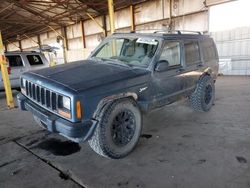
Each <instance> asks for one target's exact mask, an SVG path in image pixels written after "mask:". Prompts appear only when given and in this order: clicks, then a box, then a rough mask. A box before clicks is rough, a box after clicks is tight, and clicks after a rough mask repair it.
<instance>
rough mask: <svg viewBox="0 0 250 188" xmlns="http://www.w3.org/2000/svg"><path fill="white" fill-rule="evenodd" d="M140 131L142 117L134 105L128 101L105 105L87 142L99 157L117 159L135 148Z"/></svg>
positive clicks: (131, 101)
mask: <svg viewBox="0 0 250 188" xmlns="http://www.w3.org/2000/svg"><path fill="white" fill-rule="evenodd" d="M141 129H142V117H141V113H140V110H139V109H138V107H137V106H136V103H135V102H134V101H133V100H130V99H123V100H118V101H115V102H113V103H111V104H109V105H106V107H105V108H104V110H103V111H102V112H101V114H100V121H99V123H98V125H97V127H96V130H95V132H94V135H93V136H92V137H91V139H90V140H89V141H88V143H89V145H90V147H91V148H92V149H93V150H94V151H95V152H96V153H98V154H99V155H102V156H104V157H107V158H112V159H119V158H123V157H125V156H126V155H128V154H129V153H130V152H131V151H132V150H133V149H134V148H135V146H136V144H137V142H138V140H139V137H140V134H141Z"/></svg>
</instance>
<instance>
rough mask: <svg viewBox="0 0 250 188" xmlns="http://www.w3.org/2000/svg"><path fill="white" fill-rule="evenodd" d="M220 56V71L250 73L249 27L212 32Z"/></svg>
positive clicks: (229, 73) (231, 73)
mask: <svg viewBox="0 0 250 188" xmlns="http://www.w3.org/2000/svg"><path fill="white" fill-rule="evenodd" d="M211 36H212V37H213V38H214V40H215V43H216V45H217V49H218V53H219V58H220V73H222V74H224V75H250V27H241V28H236V29H232V30H228V31H218V32H212V33H211Z"/></svg>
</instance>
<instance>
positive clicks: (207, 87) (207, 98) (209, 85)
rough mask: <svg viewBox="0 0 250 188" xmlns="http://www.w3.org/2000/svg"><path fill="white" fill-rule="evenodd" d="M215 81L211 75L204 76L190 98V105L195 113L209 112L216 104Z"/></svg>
mask: <svg viewBox="0 0 250 188" xmlns="http://www.w3.org/2000/svg"><path fill="white" fill-rule="evenodd" d="M214 99H215V87H214V80H213V79H212V78H211V76H209V75H205V76H203V77H202V78H201V79H200V81H199V83H198V85H197V87H196V89H195V91H194V92H193V93H192V94H191V96H190V97H189V100H190V104H191V106H192V108H193V109H194V110H195V111H201V112H206V111H209V110H210V109H211V107H212V105H213V104H214Z"/></svg>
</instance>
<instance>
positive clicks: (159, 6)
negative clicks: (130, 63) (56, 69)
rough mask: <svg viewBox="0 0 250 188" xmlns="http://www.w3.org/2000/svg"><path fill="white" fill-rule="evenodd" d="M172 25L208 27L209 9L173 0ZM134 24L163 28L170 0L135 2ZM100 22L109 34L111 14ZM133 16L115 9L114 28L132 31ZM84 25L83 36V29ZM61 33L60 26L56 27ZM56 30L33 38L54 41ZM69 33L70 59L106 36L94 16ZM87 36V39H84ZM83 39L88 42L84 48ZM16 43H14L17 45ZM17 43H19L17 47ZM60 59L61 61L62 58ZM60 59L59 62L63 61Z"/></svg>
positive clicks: (27, 45) (197, 1) (28, 43)
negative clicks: (93, 18) (93, 19)
mask: <svg viewBox="0 0 250 188" xmlns="http://www.w3.org/2000/svg"><path fill="white" fill-rule="evenodd" d="M222 1H229V0H209V1H207V3H209V4H216V3H220V2H222ZM172 2H173V3H172V6H171V9H172V16H173V18H172V25H173V26H174V28H175V29H180V30H199V31H207V30H208V12H207V11H206V10H207V9H206V8H205V4H204V0H192V1H190V0H173V1H172ZM134 10H135V14H134V17H135V25H136V30H147V29H162V28H163V27H165V26H164V25H168V24H169V23H170V19H169V18H170V0H154V1H147V2H144V3H140V4H137V5H135V7H134ZM95 19H96V20H97V22H99V23H100V24H101V25H104V21H105V22H106V26H107V32H108V34H109V30H110V27H109V17H108V15H104V16H99V17H96V18H95ZM130 27H131V17H130V8H129V7H127V8H124V9H121V10H118V11H116V12H115V28H116V31H117V32H127V31H130ZM82 29H84V37H83V30H82ZM57 32H58V33H61V29H59V30H57ZM56 36H57V34H56V33H55V32H53V31H51V32H47V33H43V34H40V35H39V36H36V37H33V38H32V39H33V40H34V41H38V37H40V41H41V44H48V45H53V44H55V43H56ZM66 37H67V44H68V45H67V47H68V49H67V52H66V57H67V61H68V62H70V61H75V60H81V59H85V58H87V57H88V55H89V54H90V52H91V51H92V50H93V49H94V48H95V47H96V46H97V45H98V44H99V43H100V42H101V40H102V39H103V31H102V29H101V28H99V27H98V26H97V25H96V23H95V22H94V21H92V20H91V19H89V20H85V21H83V24H81V23H76V24H74V25H71V26H67V27H66ZM84 38H85V41H84ZM33 40H30V39H27V40H26V39H25V40H24V41H21V44H22V48H23V49H24V50H30V49H32V48H33V47H35V46H37V44H36V43H34V42H33ZM84 43H85V44H86V46H85V48H84ZM14 44H15V45H14ZM14 44H8V45H7V49H8V51H15V50H18V46H19V44H18V43H14ZM16 46H17V47H16ZM57 56H58V58H59V59H61V60H62V59H63V54H62V52H59V53H58V54H57ZM61 60H60V62H61ZM60 62H59V63H60Z"/></svg>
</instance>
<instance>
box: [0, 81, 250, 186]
mask: <svg viewBox="0 0 250 188" xmlns="http://www.w3.org/2000/svg"><path fill="white" fill-rule="evenodd" d="M15 94H16V93H15ZM249 96H250V77H219V78H218V81H217V83H216V101H215V105H214V107H213V108H212V109H211V111H209V112H207V113H197V112H194V111H192V109H190V108H189V107H188V104H187V102H186V101H181V102H178V103H176V104H172V105H170V106H167V107H165V108H162V109H158V110H155V111H153V112H152V113H151V114H149V115H147V116H146V117H144V130H143V133H142V136H141V139H140V142H139V144H138V146H137V148H136V149H135V151H134V152H133V153H131V154H130V155H129V156H128V157H126V158H124V159H121V160H109V159H106V158H102V157H100V156H98V155H96V154H95V153H94V152H93V151H92V150H91V149H90V148H89V147H88V145H87V144H86V143H84V144H80V145H78V144H75V143H72V142H70V141H67V140H66V139H64V138H62V137H60V136H58V135H54V134H49V133H48V132H46V131H43V130H41V129H40V128H39V127H38V126H36V124H35V123H34V121H33V119H32V116H31V114H30V113H29V112H21V111H19V110H18V109H13V110H7V109H6V108H5V101H4V93H0V187H1V188H5V187H25V188H26V187H41V188H43V187H54V188H56V187H87V188H98V187H107V188H110V187H143V188H144V187H146V188H147V187H148V188H153V187H156V188H158V187H159V188H161V187H164V188H165V187H185V188H186V187H192V188H196V187H197V188H200V187H203V188H204V187H208V188H210V187H213V188H217V187H218V188H224V187H227V188H233V187H235V188H236V187H237V188H245V187H246V188H249V187H250V168H249V167H250V166H249V164H250V163H249V162H250V121H249V120H250V97H249Z"/></svg>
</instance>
